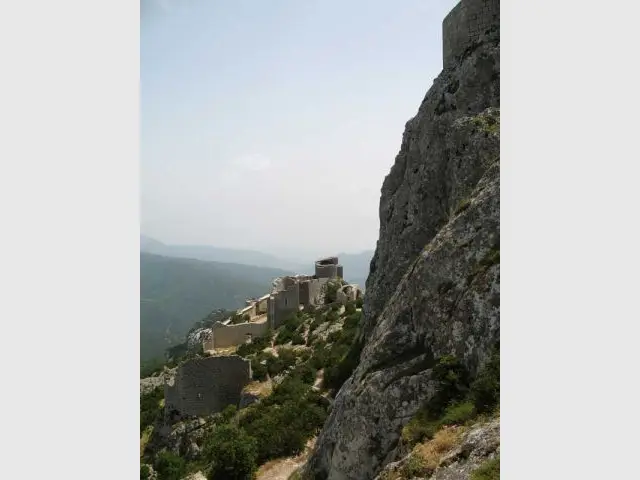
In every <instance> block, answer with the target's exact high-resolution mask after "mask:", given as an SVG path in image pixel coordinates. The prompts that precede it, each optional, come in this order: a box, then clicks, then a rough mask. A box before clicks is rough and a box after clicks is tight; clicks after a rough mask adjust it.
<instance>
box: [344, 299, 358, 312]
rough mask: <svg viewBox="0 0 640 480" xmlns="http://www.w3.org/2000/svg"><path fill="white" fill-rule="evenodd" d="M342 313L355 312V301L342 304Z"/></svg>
mask: <svg viewBox="0 0 640 480" xmlns="http://www.w3.org/2000/svg"><path fill="white" fill-rule="evenodd" d="M344 313H345V314H347V315H353V314H354V313H356V304H355V302H347V304H346V305H345V306H344Z"/></svg>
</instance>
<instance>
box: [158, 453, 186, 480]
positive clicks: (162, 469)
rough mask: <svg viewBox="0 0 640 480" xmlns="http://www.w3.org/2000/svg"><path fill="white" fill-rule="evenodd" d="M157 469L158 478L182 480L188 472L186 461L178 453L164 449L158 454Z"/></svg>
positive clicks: (162, 479) (160, 479) (161, 479)
mask: <svg viewBox="0 0 640 480" xmlns="http://www.w3.org/2000/svg"><path fill="white" fill-rule="evenodd" d="M155 469H156V471H157V472H158V480H180V479H181V478H182V477H183V476H184V474H185V473H186V463H185V461H184V459H182V458H180V457H179V456H178V455H175V454H174V453H171V452H169V451H164V452H160V454H158V458H157V459H156V465H155Z"/></svg>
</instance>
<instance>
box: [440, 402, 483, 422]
mask: <svg viewBox="0 0 640 480" xmlns="http://www.w3.org/2000/svg"><path fill="white" fill-rule="evenodd" d="M475 416H476V409H475V407H474V405H473V403H472V402H461V403H455V404H453V405H450V406H448V407H447V408H446V409H445V411H444V415H443V417H442V419H441V420H440V425H463V424H464V423H465V422H467V421H469V420H471V419H472V418H473V417H475Z"/></svg>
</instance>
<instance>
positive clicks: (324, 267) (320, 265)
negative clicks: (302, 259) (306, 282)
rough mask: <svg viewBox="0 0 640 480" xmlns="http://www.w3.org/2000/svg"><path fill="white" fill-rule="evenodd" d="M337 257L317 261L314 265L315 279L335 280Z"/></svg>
mask: <svg viewBox="0 0 640 480" xmlns="http://www.w3.org/2000/svg"><path fill="white" fill-rule="evenodd" d="M338 267H341V265H338V257H327V258H322V259H320V260H318V261H317V262H316V264H315V270H316V277H318V278H336V277H337V276H338Z"/></svg>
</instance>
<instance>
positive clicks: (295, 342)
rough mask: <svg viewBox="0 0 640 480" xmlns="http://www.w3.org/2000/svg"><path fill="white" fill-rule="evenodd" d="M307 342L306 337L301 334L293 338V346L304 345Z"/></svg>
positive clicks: (294, 335) (295, 334)
mask: <svg viewBox="0 0 640 480" xmlns="http://www.w3.org/2000/svg"><path fill="white" fill-rule="evenodd" d="M305 342H306V341H305V339H304V337H303V336H302V335H301V334H299V333H294V334H293V337H291V343H292V344H293V345H304V344H305Z"/></svg>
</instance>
